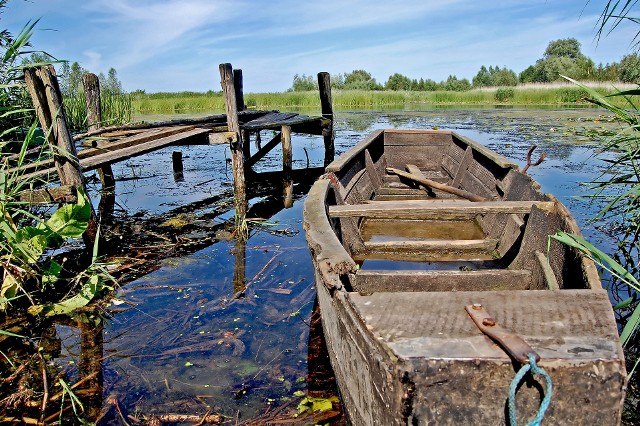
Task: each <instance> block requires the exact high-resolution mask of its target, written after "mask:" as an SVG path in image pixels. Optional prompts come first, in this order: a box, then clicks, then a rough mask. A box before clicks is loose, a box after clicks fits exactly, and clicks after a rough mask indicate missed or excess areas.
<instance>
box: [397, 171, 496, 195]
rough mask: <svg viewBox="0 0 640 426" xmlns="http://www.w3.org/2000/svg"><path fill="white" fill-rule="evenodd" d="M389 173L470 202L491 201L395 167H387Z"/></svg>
mask: <svg viewBox="0 0 640 426" xmlns="http://www.w3.org/2000/svg"><path fill="white" fill-rule="evenodd" d="M386 170H387V173H391V174H394V175H398V176H400V177H403V178H407V179H410V180H412V181H414V182H418V183H420V184H422V185H427V186H430V187H431V188H434V189H439V190H440V191H444V192H448V193H450V194H454V195H457V196H459V197H462V198H466V199H467V200H469V201H490V200H488V199H486V198H484V197H481V196H479V195H476V194H474V193H471V192H469V191H465V190H464V189H458V188H454V187H453V186H449V185H446V184H444V183H440V182H436V181H434V180H431V179H427V178H425V177H422V176H417V175H415V174H413V173H408V172H405V171H403V170H400V169H394V168H393V167H387V169H386Z"/></svg>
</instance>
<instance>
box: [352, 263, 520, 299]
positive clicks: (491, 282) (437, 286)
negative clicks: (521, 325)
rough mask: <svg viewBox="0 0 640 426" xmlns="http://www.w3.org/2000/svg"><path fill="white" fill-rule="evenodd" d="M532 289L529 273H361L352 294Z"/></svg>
mask: <svg viewBox="0 0 640 426" xmlns="http://www.w3.org/2000/svg"><path fill="white" fill-rule="evenodd" d="M530 286H531V271H528V270H509V269H480V270H472V271H441V270H440V271H415V270H397V271H394V270H358V271H357V272H356V276H355V280H354V282H353V285H352V291H355V292H361V293H367V294H368V293H376V292H403V291H404V292H409V291H500V290H529V288H530Z"/></svg>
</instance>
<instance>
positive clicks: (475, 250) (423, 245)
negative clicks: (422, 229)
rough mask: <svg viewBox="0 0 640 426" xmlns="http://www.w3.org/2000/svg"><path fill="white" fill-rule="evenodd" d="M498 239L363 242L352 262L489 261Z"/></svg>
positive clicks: (495, 254)
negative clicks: (374, 260)
mask: <svg viewBox="0 0 640 426" xmlns="http://www.w3.org/2000/svg"><path fill="white" fill-rule="evenodd" d="M497 246H498V240H496V239H493V238H484V239H477V240H405V239H400V240H391V241H365V242H364V250H362V251H357V252H354V253H353V258H354V259H355V260H356V261H359V260H365V259H380V258H382V259H388V260H408V259H411V260H413V261H422V262H429V261H442V260H446V261H454V260H456V261H458V260H469V261H470V260H476V261H478V260H491V259H495V258H498V257H499V255H498V254H497V252H496V248H497Z"/></svg>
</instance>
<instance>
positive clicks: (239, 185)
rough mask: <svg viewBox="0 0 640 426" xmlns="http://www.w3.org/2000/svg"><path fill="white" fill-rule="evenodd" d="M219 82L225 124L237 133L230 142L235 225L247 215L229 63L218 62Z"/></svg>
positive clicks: (242, 157)
mask: <svg viewBox="0 0 640 426" xmlns="http://www.w3.org/2000/svg"><path fill="white" fill-rule="evenodd" d="M220 84H221V86H222V92H223V94H224V103H225V107H226V111H227V126H228V130H229V132H233V133H235V134H236V135H237V138H236V139H237V142H231V143H230V148H231V167H232V169H233V190H234V200H235V209H236V226H238V225H240V224H241V223H242V222H243V221H244V219H245V217H246V215H247V194H246V186H245V179H244V156H243V149H242V135H241V134H240V123H239V121H238V110H237V107H238V104H237V101H236V91H235V85H234V76H233V68H232V67H231V64H228V63H227V64H220Z"/></svg>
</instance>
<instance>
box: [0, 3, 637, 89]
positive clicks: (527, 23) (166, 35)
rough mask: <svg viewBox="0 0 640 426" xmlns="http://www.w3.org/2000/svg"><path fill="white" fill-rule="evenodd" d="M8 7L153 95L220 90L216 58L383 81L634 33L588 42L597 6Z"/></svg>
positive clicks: (601, 56) (255, 78) (588, 47)
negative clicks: (572, 40) (558, 42)
mask: <svg viewBox="0 0 640 426" xmlns="http://www.w3.org/2000/svg"><path fill="white" fill-rule="evenodd" d="M36 2H37V4H36ZM14 8H15V9H17V12H18V15H19V16H20V17H21V19H22V18H24V17H25V16H28V17H34V16H43V20H42V22H41V23H42V27H43V28H45V27H46V28H55V29H56V30H57V31H56V32H47V34H46V35H42V36H39V37H36V39H35V40H34V41H35V42H36V45H37V46H38V47H39V48H42V49H43V50H46V51H49V52H50V53H52V54H53V55H55V56H57V57H60V58H64V59H70V60H79V61H80V60H81V61H82V65H83V66H85V67H86V68H90V69H91V70H92V71H94V72H105V71H106V70H107V69H108V68H109V67H115V68H116V69H117V70H118V73H119V75H120V76H121V78H122V80H123V83H124V84H125V87H131V88H143V89H147V90H149V91H153V90H181V89H189V90H198V89H201V90H207V89H210V88H212V87H214V88H217V82H215V73H217V64H218V63H221V62H231V63H233V64H234V66H238V67H242V68H243V69H244V71H245V75H246V76H247V78H246V80H247V84H246V87H247V89H248V90H283V89H286V88H287V87H288V86H289V85H290V84H291V78H292V77H293V75H294V74H296V73H307V74H313V73H315V72H317V71H320V70H327V71H330V72H332V73H342V72H348V71H351V70H353V69H366V70H367V71H369V72H371V73H372V74H373V75H374V76H375V77H376V79H378V81H380V82H384V80H386V78H387V77H388V76H389V75H390V74H392V73H394V72H400V73H403V74H405V75H408V76H410V77H412V78H420V77H423V78H432V79H436V80H439V79H445V78H446V77H447V76H448V75H449V74H455V75H457V76H458V77H467V78H470V77H472V76H473V75H474V74H475V73H476V72H477V70H478V69H479V67H480V65H499V66H507V67H509V68H512V69H514V71H516V72H519V71H522V70H523V69H524V68H526V67H527V66H528V65H531V64H533V63H534V62H535V61H536V59H538V58H540V57H541V56H542V53H543V52H544V49H545V47H546V46H547V44H548V43H549V42H550V41H551V40H554V39H558V38H566V37H576V38H577V39H578V40H579V41H581V42H582V45H583V51H584V53H585V54H587V55H589V56H592V55H593V59H594V61H595V62H600V61H602V62H611V61H613V60H619V59H620V58H621V57H622V55H623V54H624V53H626V49H628V47H629V46H628V39H631V37H629V36H628V35H627V34H626V33H625V31H624V30H622V29H621V30H619V31H617V32H616V33H614V34H613V35H612V36H611V37H607V38H606V39H603V40H601V42H600V46H599V47H598V49H597V50H596V49H595V47H596V46H595V43H594V42H593V40H594V34H595V32H594V25H595V22H596V20H597V17H598V16H599V13H600V10H599V7H598V5H596V4H595V3H594V2H590V3H587V6H584V5H582V4H576V3H575V2H549V1H548V0H494V1H491V2H479V1H477V0H439V1H437V2H436V1H425V0H402V1H401V0H386V1H381V0H350V1H344V0H323V1H321V2H308V1H300V0H268V1H266V0H84V1H82V0H33V2H13V3H12V4H11V8H10V9H9V10H14ZM29 11H31V12H29ZM4 18H5V17H4V16H3V19H4ZM5 22H6V21H5ZM21 24H24V22H21ZM16 26H17V25H16ZM18 29H19V28H18ZM625 37H627V39H625ZM620 40H627V41H622V42H621V41H620Z"/></svg>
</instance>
